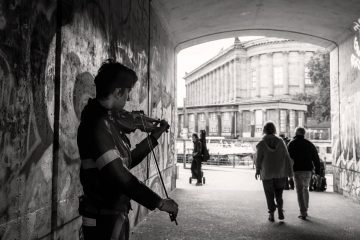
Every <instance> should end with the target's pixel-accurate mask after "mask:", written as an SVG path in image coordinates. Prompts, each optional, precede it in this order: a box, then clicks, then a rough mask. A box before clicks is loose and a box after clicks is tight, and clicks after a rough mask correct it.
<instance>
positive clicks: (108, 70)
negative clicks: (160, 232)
mask: <svg viewBox="0 0 360 240" xmlns="http://www.w3.org/2000/svg"><path fill="white" fill-rule="evenodd" d="M94 81H95V85H96V98H95V99H89V101H88V103H87V105H86V106H85V108H84V110H83V111H82V113H81V122H80V126H79V128H78V135H77V143H78V148H79V153H80V159H81V167H80V182H81V184H82V187H83V191H84V195H83V196H82V197H80V201H79V213H80V215H81V216H82V220H83V221H82V231H83V236H84V239H85V240H91V239H97V240H98V239H104V240H110V239H116V240H120V239H121V240H126V239H129V219H128V212H129V210H130V208H131V206H130V199H133V200H134V201H136V202H138V203H139V204H141V205H143V206H145V207H146V208H148V209H150V210H154V209H156V208H158V209H159V210H161V211H166V212H168V213H170V214H171V215H172V216H173V217H176V215H177V213H178V205H177V203H176V202H175V201H173V200H171V199H162V198H161V197H160V196H159V195H158V194H156V193H155V192H154V191H152V190H151V189H150V188H148V187H147V186H146V185H145V184H143V183H142V182H140V181H139V180H138V179H137V178H136V177H135V176H134V175H133V174H132V173H131V172H130V169H131V168H133V167H135V166H136V165H138V164H139V163H140V162H141V161H142V160H143V159H144V158H145V157H146V155H147V154H148V153H149V152H150V151H151V149H152V148H153V147H155V146H157V144H158V142H157V139H159V138H160V136H161V135H162V133H163V132H164V131H166V129H167V128H168V123H167V122H166V121H165V120H163V121H161V123H160V126H157V127H155V129H154V130H153V131H152V132H151V134H150V136H149V137H148V138H145V139H144V140H143V141H142V142H140V143H139V144H138V145H137V146H136V148H135V149H134V150H130V149H131V148H130V141H129V139H128V138H127V137H126V135H125V133H124V131H123V129H124V128H122V126H121V125H119V123H118V122H117V121H116V117H117V116H118V113H119V111H122V110H123V108H124V106H125V104H126V102H127V101H128V100H129V92H130V90H131V89H132V87H133V86H134V84H135V82H136V81H137V76H136V74H135V72H134V71H133V70H131V69H129V68H127V67H125V66H123V65H122V64H120V63H118V62H115V61H113V60H108V61H106V62H104V63H103V64H102V66H101V67H100V69H99V71H98V74H97V75H96V77H95V80H94Z"/></svg>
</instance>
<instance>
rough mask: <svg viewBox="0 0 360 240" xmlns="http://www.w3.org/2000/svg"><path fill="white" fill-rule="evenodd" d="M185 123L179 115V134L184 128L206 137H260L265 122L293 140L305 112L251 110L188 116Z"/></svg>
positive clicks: (302, 124) (302, 121)
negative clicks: (273, 124)
mask: <svg viewBox="0 0 360 240" xmlns="http://www.w3.org/2000/svg"><path fill="white" fill-rule="evenodd" d="M186 119H188V123H187V124H185V123H184V116H183V114H179V133H180V132H181V129H182V128H184V127H188V132H189V133H194V132H199V131H200V130H202V129H204V130H206V131H207V132H208V135H210V136H226V137H231V138H233V137H261V135H262V128H263V125H264V124H265V122H267V121H273V122H274V123H275V125H276V128H277V132H278V133H283V134H285V135H286V136H293V134H294V131H295V128H296V127H297V126H304V123H305V112H304V111H298V110H292V109H255V110H237V111H224V112H205V113H189V114H188V117H187V118H186Z"/></svg>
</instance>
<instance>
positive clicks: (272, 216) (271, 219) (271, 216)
mask: <svg viewBox="0 0 360 240" xmlns="http://www.w3.org/2000/svg"><path fill="white" fill-rule="evenodd" d="M268 220H269V221H270V222H274V221H275V218H274V213H273V212H272V213H269V218H268Z"/></svg>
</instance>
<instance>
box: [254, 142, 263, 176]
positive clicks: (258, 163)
mask: <svg viewBox="0 0 360 240" xmlns="http://www.w3.org/2000/svg"><path fill="white" fill-rule="evenodd" d="M254 157H255V163H256V171H260V170H261V165H262V161H263V157H264V156H263V152H262V150H261V147H260V143H258V144H257V145H256V153H255V156H254Z"/></svg>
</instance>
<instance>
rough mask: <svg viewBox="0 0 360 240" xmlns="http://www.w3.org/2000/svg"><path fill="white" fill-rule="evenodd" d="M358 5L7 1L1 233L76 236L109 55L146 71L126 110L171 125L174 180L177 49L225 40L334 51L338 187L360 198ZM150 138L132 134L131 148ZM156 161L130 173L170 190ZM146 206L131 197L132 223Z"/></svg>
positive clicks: (166, 172)
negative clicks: (85, 140) (88, 142)
mask: <svg viewBox="0 0 360 240" xmlns="http://www.w3.org/2000/svg"><path fill="white" fill-rule="evenodd" d="M359 10H360V2H359V1H355V0H349V1H340V0H329V1H310V0H307V1H290V0H269V1H261V0H258V1H246V0H241V1H237V0H226V1H205V0H198V1H192V0H185V1H175V0H152V1H150V0H144V1H141V0H138V1H130V0H121V1H118V0H110V1H102V0H98V1H97V0H96V1H85V0H80V1H73V0H57V1H56V0H53V1H40V0H39V1H7V0H4V1H1V3H0V39H1V41H0V93H1V95H0V109H1V114H0V238H1V239H49V238H51V239H55V238H56V239H78V238H79V228H80V225H81V218H80V217H79V214H78V197H79V196H80V195H81V194H82V188H81V185H80V182H79V176H78V172H79V168H80V158H79V153H78V149H77V144H76V135H77V127H78V125H79V118H80V113H81V110H82V108H83V107H84V106H85V105H86V103H87V101H88V99H89V98H94V97H95V88H94V83H93V80H94V76H95V75H96V73H97V70H98V68H99V66H100V65H101V63H102V62H103V61H104V60H105V59H107V58H114V59H116V60H117V61H119V62H121V63H123V64H124V65H126V66H128V67H130V68H132V69H134V71H135V72H136V73H137V75H138V78H139V80H138V81H137V83H136V85H135V89H134V90H133V91H132V92H131V96H130V97H131V101H130V102H129V104H128V105H127V106H126V108H127V109H128V110H144V111H145V113H146V114H148V115H149V116H151V117H156V118H160V119H166V120H167V121H168V122H169V123H170V126H171V128H170V129H169V132H168V133H167V134H166V135H164V136H163V137H162V138H160V140H159V145H158V147H157V148H156V151H155V154H156V155H157V159H158V161H159V165H160V169H161V174H162V176H163V178H164V181H165V186H166V188H167V189H168V191H171V190H173V189H175V188H176V159H175V138H176V133H177V129H176V128H177V127H176V125H177V117H176V108H177V106H176V65H177V63H176V55H177V53H178V52H179V51H180V50H182V49H185V48H186V47H190V46H193V45H195V44H199V43H204V42H207V41H211V40H216V39H221V38H225V37H239V36H267V37H278V38H285V39H291V40H296V41H300V42H307V43H311V44H315V45H319V46H321V47H324V48H325V49H327V50H328V51H330V71H331V74H330V75H331V109H332V110H331V111H332V113H331V116H332V117H331V123H332V124H331V126H332V129H331V132H332V149H333V153H332V156H333V160H332V161H333V162H332V165H333V168H334V190H335V191H336V192H338V193H339V194H343V195H345V196H347V197H349V198H351V199H353V200H354V201H356V202H359V201H360V163H359V158H360V157H359V155H360V153H359V150H358V146H359V144H360V143H359V141H360V136H359V135H358V132H360V131H359V130H360V129H359V128H360V125H359V123H358V121H357V120H358V119H359V117H360V116H359V114H360V111H358V108H359V107H360V102H359V101H360V79H359V76H360V75H359V72H360V48H359V38H360V15H359V12H360V11H359ZM144 136H145V135H144V133H141V132H139V131H137V132H135V133H134V134H132V135H131V143H132V145H134V144H136V143H137V142H138V141H139V140H141V139H142V138H143V137H144ZM153 161H154V159H153V158H152V157H148V158H147V159H146V160H144V161H143V163H142V164H140V165H139V166H138V167H136V168H135V169H133V170H132V171H133V173H134V175H135V176H137V177H138V178H139V179H140V180H141V181H143V182H145V184H147V185H148V186H149V187H150V188H151V189H153V190H154V191H156V192H158V193H159V194H161V195H163V194H164V192H163V190H162V187H161V182H160V179H159V176H158V175H157V171H156V169H155V166H154V163H153ZM148 213H149V211H148V210H147V209H146V208H144V207H142V206H140V205H138V204H136V203H135V202H134V203H133V211H131V213H130V223H131V226H134V225H136V224H138V223H139V222H140V221H141V220H143V219H144V217H145V216H146V215H147V214H148Z"/></svg>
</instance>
